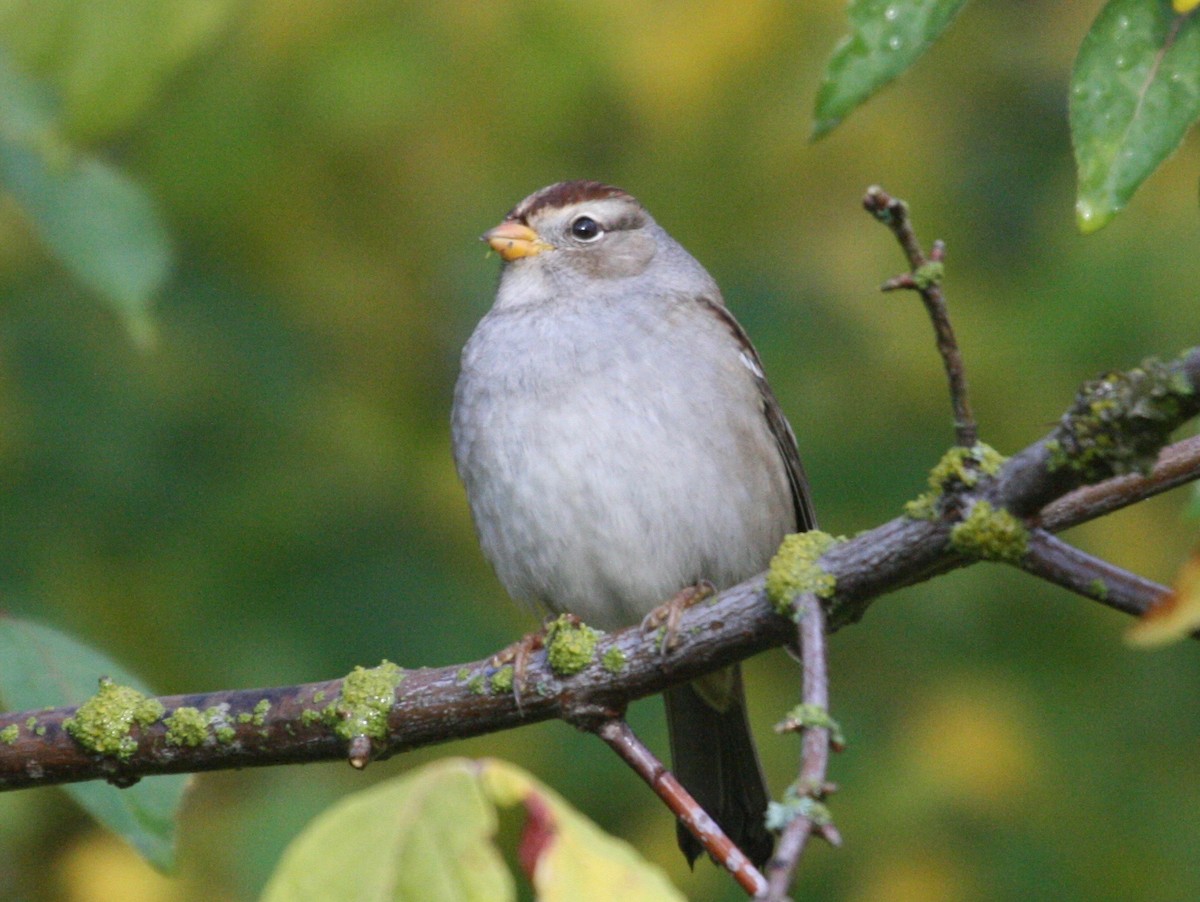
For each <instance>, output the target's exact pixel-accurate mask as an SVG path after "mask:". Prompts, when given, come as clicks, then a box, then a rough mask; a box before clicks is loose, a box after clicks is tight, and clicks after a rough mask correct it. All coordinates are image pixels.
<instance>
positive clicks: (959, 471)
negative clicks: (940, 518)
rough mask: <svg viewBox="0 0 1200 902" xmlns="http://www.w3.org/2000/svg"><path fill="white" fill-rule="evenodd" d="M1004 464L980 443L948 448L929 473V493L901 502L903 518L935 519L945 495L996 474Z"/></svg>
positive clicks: (1002, 458) (990, 447) (995, 453)
mask: <svg viewBox="0 0 1200 902" xmlns="http://www.w3.org/2000/svg"><path fill="white" fill-rule="evenodd" d="M1004 461H1005V457H1004V455H1003V454H1001V453H1000V452H999V451H997V450H996V449H995V448H993V447H992V446H991V445H987V444H984V443H983V442H976V443H975V444H974V445H972V446H971V447H969V448H964V447H961V446H956V447H954V448H951V449H950V450H949V451H947V452H946V453H945V454H943V455H942V459H941V460H939V461H938V462H937V464H936V465H935V466H934V468H933V469H932V470H930V471H929V491H927V492H923V493H921V494H920V495H918V496H917V497H916V498H914V499H913V500H912V501H909V502H907V503H905V505H904V514H905V516H907V517H909V518H910V519H912V520H933V519H936V517H937V515H938V504H939V502H940V501H941V499H942V496H943V495H945V494H946V492H948V491H955V490H958V489H970V488H974V487H975V486H977V485H978V484H979V482H980V480H981V479H983V478H984V477H989V476H995V475H996V474H997V473H999V472H1000V467H1001V466H1003V465H1004Z"/></svg>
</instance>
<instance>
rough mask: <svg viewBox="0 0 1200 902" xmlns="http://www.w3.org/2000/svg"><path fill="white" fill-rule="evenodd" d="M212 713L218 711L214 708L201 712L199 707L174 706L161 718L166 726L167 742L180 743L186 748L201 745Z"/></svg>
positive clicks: (169, 743) (206, 733)
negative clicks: (167, 714)
mask: <svg viewBox="0 0 1200 902" xmlns="http://www.w3.org/2000/svg"><path fill="white" fill-rule="evenodd" d="M213 713H216V714H219V713H220V712H219V711H216V709H214V708H210V709H209V710H208V711H205V712H203V713H202V712H201V711H200V709H199V708H190V707H187V706H184V707H182V708H176V709H175V710H174V711H173V712H172V713H171V714H170V715H169V716H167V717H165V718H164V719H163V723H164V724H166V727H167V744H168V745H181V746H184V747H186V748H195V747H196V746H199V745H203V744H204V740H205V739H207V738H208V725H209V723H210V716H211V715H212V714H213Z"/></svg>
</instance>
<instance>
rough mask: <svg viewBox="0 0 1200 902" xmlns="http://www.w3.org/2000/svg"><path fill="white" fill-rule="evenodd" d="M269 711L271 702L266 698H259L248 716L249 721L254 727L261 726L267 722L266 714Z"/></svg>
mask: <svg viewBox="0 0 1200 902" xmlns="http://www.w3.org/2000/svg"><path fill="white" fill-rule="evenodd" d="M270 711H271V703H270V702H269V701H268V700H267V699H265V698H264V699H259V702H258V704H257V705H255V706H254V713H253V715H252V716H251V717H250V723H252V724H254V725H255V726H256V727H261V726H262V725H263V724H265V723H266V722H267V714H269V713H270Z"/></svg>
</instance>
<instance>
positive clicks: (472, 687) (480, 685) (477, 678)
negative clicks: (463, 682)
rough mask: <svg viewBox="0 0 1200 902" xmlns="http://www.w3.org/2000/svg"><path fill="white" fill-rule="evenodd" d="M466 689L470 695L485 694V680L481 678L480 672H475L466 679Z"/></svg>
mask: <svg viewBox="0 0 1200 902" xmlns="http://www.w3.org/2000/svg"><path fill="white" fill-rule="evenodd" d="M467 691H468V692H470V693H471V694H472V695H486V694H487V681H486V680H485V679H484V678H483V674H482V673H477V674H475V675H474V676H473V677H471V678H470V679H469V680H467Z"/></svg>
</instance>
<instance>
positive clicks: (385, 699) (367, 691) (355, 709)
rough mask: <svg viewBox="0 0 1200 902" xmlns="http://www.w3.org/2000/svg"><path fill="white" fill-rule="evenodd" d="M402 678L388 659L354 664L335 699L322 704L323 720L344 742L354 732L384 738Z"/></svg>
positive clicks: (359, 734)
mask: <svg viewBox="0 0 1200 902" xmlns="http://www.w3.org/2000/svg"><path fill="white" fill-rule="evenodd" d="M403 680H404V670H403V669H402V668H401V667H399V666H398V665H396V664H393V663H392V662H391V661H383V662H382V663H380V665H379V666H378V667H369V668H368V667H355V668H354V670H353V671H352V672H351V673H349V674H347V675H346V677H345V678H344V679H343V680H342V691H341V694H340V695H339V697H338V698H337V700H335V701H333V702H330V704H329V705H328V707H326V708H325V713H326V722H328V723H329V724H330V725H331V726H332V727H333V731H334V733H336V734H337V735H338V736H339V737H340V738H342V739H345V740H346V741H347V742H349V741H350V740H352V739H354V737H356V736H366V737H368V738H370V739H375V740H380V741H382V740H385V739H387V733H388V728H387V720H388V713H389V712H390V711H391V710H392V706H393V705H394V704H395V703H396V687H397V686H399V685H400V683H401V682H403ZM260 704H261V703H260ZM255 710H256V711H257V708H256V709H255Z"/></svg>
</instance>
